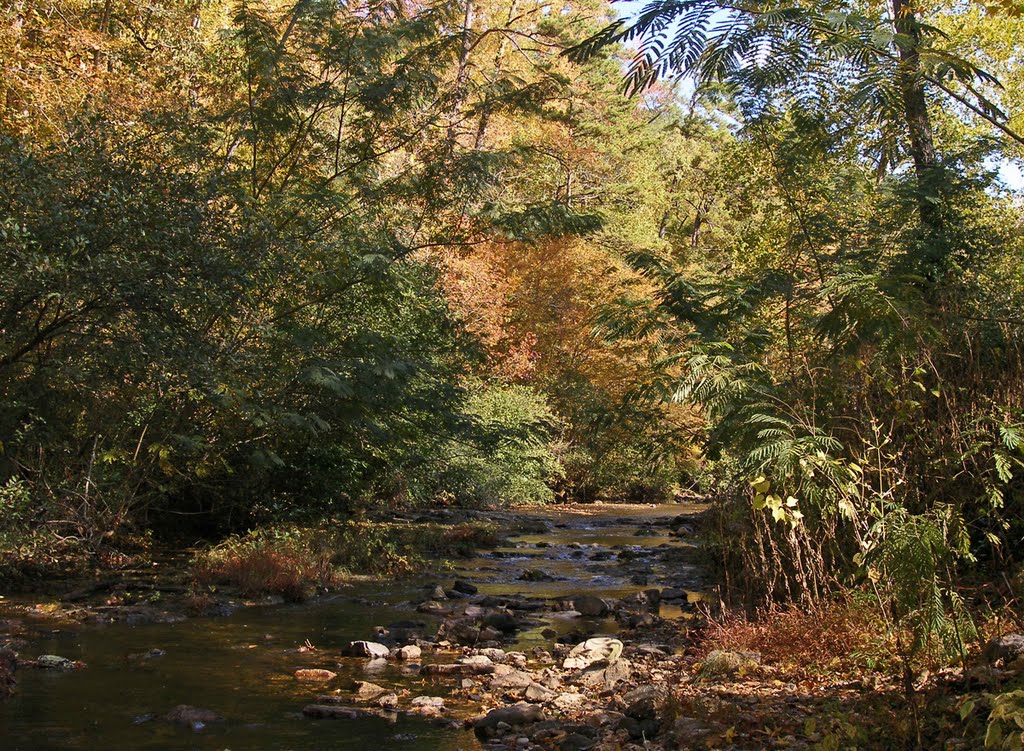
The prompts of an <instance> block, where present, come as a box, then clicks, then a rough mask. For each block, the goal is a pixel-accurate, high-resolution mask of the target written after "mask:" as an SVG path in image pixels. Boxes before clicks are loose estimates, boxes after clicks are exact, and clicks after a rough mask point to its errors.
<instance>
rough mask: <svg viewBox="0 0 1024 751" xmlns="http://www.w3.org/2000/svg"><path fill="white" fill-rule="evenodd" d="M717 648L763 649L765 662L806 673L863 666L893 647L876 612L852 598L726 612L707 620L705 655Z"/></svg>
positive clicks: (881, 656)
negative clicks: (806, 606)
mask: <svg viewBox="0 0 1024 751" xmlns="http://www.w3.org/2000/svg"><path fill="white" fill-rule="evenodd" d="M715 649H722V650H746V651H751V652H758V653H760V655H761V659H762V661H763V662H764V663H765V664H769V665H777V666H779V667H783V668H785V669H786V670H787V672H792V673H795V674H804V675H809V674H813V673H821V672H825V671H828V672H830V673H844V672H856V671H863V669H864V668H865V667H875V665H876V663H877V662H880V661H881V660H882V659H883V656H884V654H886V652H887V651H888V650H886V638H885V633H884V627H883V625H882V624H880V623H879V622H878V621H877V616H876V615H875V614H874V613H872V612H871V611H870V610H869V609H868V608H866V607H860V606H858V605H857V604H855V603H853V602H851V601H837V602H833V603H826V604H823V605H821V606H819V607H818V609H817V610H816V611H815V612H806V611H803V610H800V609H797V608H795V607H790V608H786V609H778V610H773V611H770V612H766V613H761V614H759V615H758V617H756V618H754V619H748V618H745V617H742V616H737V615H732V614H729V615H726V616H724V617H722V618H720V619H718V620H717V621H710V622H709V623H708V627H707V631H706V633H705V637H704V639H703V641H702V644H701V650H702V652H703V653H704V654H707V653H708V652H711V651H712V650H715Z"/></svg>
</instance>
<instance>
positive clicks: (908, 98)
mask: <svg viewBox="0 0 1024 751" xmlns="http://www.w3.org/2000/svg"><path fill="white" fill-rule="evenodd" d="M892 13H893V26H894V27H895V29H896V33H897V34H898V35H899V36H900V39H899V41H898V42H897V48H898V50H899V57H900V64H899V69H898V73H897V76H898V81H897V83H898V84H899V88H900V94H901V96H902V99H903V117H904V120H905V124H906V126H907V132H908V135H909V141H910V156H911V158H912V159H913V160H914V172H915V174H916V176H917V184H918V211H919V212H920V216H921V224H923V225H924V226H925V227H926V228H928V229H931V230H938V229H940V228H941V219H940V217H939V212H938V207H937V206H936V204H935V203H934V201H933V200H929V199H932V198H934V192H935V189H936V188H937V187H939V186H938V184H937V182H938V180H939V177H940V175H939V173H940V169H939V160H938V157H937V156H936V154H935V143H934V139H933V136H932V121H931V116H930V115H929V114H928V102H927V100H926V99H925V92H924V86H923V84H922V81H921V59H920V54H919V48H920V46H921V24H920V22H919V21H918V18H917V9H916V8H915V6H914V0H892Z"/></svg>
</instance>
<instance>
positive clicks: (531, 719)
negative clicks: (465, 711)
mask: <svg viewBox="0 0 1024 751" xmlns="http://www.w3.org/2000/svg"><path fill="white" fill-rule="evenodd" d="M543 721H544V710H542V709H541V708H540V707H539V706H537V705H536V704H527V703H526V702H520V703H519V704H513V705H512V706H510V707H499V708H498V709H492V710H491V711H490V712H488V713H487V714H486V715H484V716H483V717H479V718H477V719H476V721H474V723H473V732H474V733H476V736H477V738H480V739H487V738H490V737H493V736H495V735H499V734H500V729H499V726H500V725H505V726H506V727H508V728H522V727H525V726H528V725H533V724H535V723H538V722H543Z"/></svg>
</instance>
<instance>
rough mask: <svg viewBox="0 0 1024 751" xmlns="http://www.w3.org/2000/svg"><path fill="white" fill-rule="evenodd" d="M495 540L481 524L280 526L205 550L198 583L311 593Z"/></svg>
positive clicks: (420, 565)
mask: <svg viewBox="0 0 1024 751" xmlns="http://www.w3.org/2000/svg"><path fill="white" fill-rule="evenodd" d="M496 542H497V536H496V532H495V528H494V527H493V526H491V525H481V524H457V525H443V524H415V525H413V524H398V523H391V522H378V521H355V520H354V521H346V522H337V523H325V524H321V525H318V526H313V527H303V526H278V527H268V528H261V529H257V530H253V531H251V532H249V533H247V534H245V535H235V536H232V537H229V538H228V539H226V540H224V541H223V542H221V543H219V544H217V545H215V546H213V547H211V548H209V549H207V550H204V551H202V552H200V553H199V554H198V555H197V556H196V557H195V560H194V562H193V567H192V570H193V576H194V577H195V580H196V582H197V584H199V585H201V586H209V585H217V584H226V585H231V586H235V587H238V589H239V591H240V592H241V593H242V594H243V595H244V596H247V597H252V596H256V595H279V596H281V597H284V598H285V599H288V600H293V601H298V600H303V599H306V598H307V597H309V596H311V595H312V594H314V593H315V592H316V591H317V590H321V589H324V590H326V589H333V588H335V587H337V586H339V585H340V584H342V583H343V582H344V581H345V579H346V578H347V577H350V576H355V575H378V576H403V575H408V574H412V573H415V572H417V571H422V570H424V569H426V568H427V567H428V566H429V565H430V564H431V562H432V561H436V559H446V558H450V557H454V556H460V555H469V554H471V553H472V551H474V550H475V549H476V548H478V547H483V546H487V545H493V544H495V543H496Z"/></svg>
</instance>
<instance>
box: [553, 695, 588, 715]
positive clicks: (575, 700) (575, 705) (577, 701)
mask: <svg viewBox="0 0 1024 751" xmlns="http://www.w3.org/2000/svg"><path fill="white" fill-rule="evenodd" d="M552 703H553V704H554V705H555V707H557V708H558V709H559V710H561V711H563V712H569V711H572V710H574V709H579V708H580V707H582V706H583V705H584V704H586V703H587V697H585V696H584V695H583V694H570V693H564V694H559V695H558V696H556V697H555V699H554V701H553V702H552Z"/></svg>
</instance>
